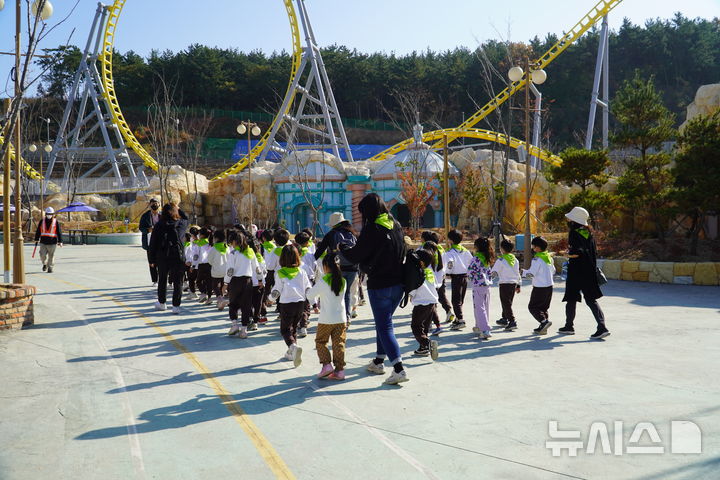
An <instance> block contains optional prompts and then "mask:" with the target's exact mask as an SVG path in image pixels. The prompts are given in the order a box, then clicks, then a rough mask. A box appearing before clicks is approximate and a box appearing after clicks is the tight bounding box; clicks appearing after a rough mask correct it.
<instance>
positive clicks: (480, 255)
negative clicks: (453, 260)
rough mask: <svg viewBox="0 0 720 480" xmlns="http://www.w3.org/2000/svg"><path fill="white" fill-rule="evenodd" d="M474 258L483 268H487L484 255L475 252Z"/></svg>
mask: <svg viewBox="0 0 720 480" xmlns="http://www.w3.org/2000/svg"><path fill="white" fill-rule="evenodd" d="M475 258H479V259H480V262H482V264H483V267H487V266H488V261H487V257H486V256H485V254H484V253H481V252H475Z"/></svg>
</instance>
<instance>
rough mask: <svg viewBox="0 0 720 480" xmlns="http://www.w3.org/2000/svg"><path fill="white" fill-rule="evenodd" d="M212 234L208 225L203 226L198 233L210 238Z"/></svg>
mask: <svg viewBox="0 0 720 480" xmlns="http://www.w3.org/2000/svg"><path fill="white" fill-rule="evenodd" d="M210 234H211V232H210V229H208V228H207V227H202V228H201V229H200V230H199V231H198V235H200V236H201V237H203V238H208V237H210Z"/></svg>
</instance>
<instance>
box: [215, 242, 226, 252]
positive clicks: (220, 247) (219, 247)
mask: <svg viewBox="0 0 720 480" xmlns="http://www.w3.org/2000/svg"><path fill="white" fill-rule="evenodd" d="M213 248H214V249H215V250H217V251H218V252H220V254H221V255H227V251H228V247H227V243H225V242H218V243H216V244H215V245H213Z"/></svg>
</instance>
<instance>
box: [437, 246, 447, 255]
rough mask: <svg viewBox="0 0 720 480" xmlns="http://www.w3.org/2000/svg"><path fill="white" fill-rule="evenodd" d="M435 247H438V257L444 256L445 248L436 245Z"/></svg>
mask: <svg viewBox="0 0 720 480" xmlns="http://www.w3.org/2000/svg"><path fill="white" fill-rule="evenodd" d="M437 247H438V253H440V255H444V254H445V248H443V246H442V245H438V246H437Z"/></svg>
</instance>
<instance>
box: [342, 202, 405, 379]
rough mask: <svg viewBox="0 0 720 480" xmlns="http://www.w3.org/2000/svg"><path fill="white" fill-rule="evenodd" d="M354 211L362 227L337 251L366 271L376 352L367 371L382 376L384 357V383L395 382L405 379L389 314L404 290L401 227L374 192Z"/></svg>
mask: <svg viewBox="0 0 720 480" xmlns="http://www.w3.org/2000/svg"><path fill="white" fill-rule="evenodd" d="M358 210H359V211H360V214H361V215H362V218H363V229H362V232H360V236H359V237H358V239H357V244H356V245H355V246H354V247H352V248H347V247H346V246H345V245H343V244H340V250H341V252H342V255H343V256H344V257H345V258H346V259H347V260H348V261H349V262H351V263H359V264H360V269H362V271H364V272H366V273H367V292H368V299H369V300H370V307H371V308H372V312H373V316H374V317H375V334H376V346H377V350H376V353H377V355H376V357H375V359H374V360H372V361H371V362H370V363H369V364H368V366H367V370H368V371H370V372H372V373H376V374H379V375H382V374H383V373H385V368H384V366H383V364H384V363H385V358H386V357H389V359H390V363H392V365H393V372H392V373H391V374H390V376H389V377H388V378H387V379H385V383H387V384H390V385H395V384H398V383H401V382H407V381H408V380H409V379H408V376H407V373H406V372H405V370H404V368H403V364H402V357H401V356H400V346H399V345H398V342H397V339H396V338H395V331H394V330H393V323H392V316H393V313H394V312H395V309H396V308H397V307H398V305H400V300H401V299H402V295H403V291H404V287H403V283H402V280H403V278H402V270H403V262H404V260H405V241H404V235H403V230H402V227H401V226H400V224H399V223H398V222H396V221H395V219H394V218H392V217H391V216H390V214H389V212H388V209H387V206H386V205H385V202H383V200H382V198H380V197H379V196H378V194H376V193H369V194H368V195H366V196H365V198H363V199H362V200H361V201H360V203H359V204H358ZM348 288H349V286H348Z"/></svg>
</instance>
